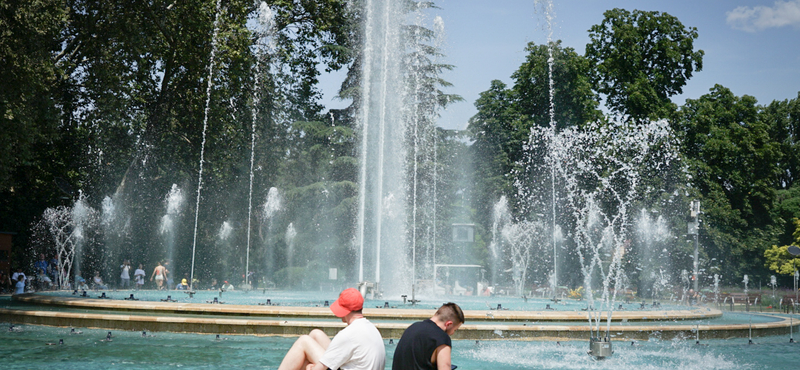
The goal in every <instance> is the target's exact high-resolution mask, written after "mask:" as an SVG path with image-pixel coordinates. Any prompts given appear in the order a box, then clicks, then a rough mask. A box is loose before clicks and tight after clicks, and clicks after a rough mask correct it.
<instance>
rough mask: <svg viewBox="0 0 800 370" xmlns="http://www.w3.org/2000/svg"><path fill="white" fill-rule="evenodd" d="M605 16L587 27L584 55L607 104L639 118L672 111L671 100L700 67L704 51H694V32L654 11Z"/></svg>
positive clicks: (617, 11) (619, 11) (613, 12)
mask: <svg viewBox="0 0 800 370" xmlns="http://www.w3.org/2000/svg"><path fill="white" fill-rule="evenodd" d="M603 15H604V16H605V18H604V19H603V22H602V23H601V24H599V25H594V26H592V28H590V29H589V38H590V42H589V43H588V44H587V45H586V57H587V58H588V59H589V60H590V61H591V63H592V68H593V70H592V74H591V76H592V80H593V81H594V83H595V84H597V87H598V92H600V93H601V94H604V95H605V98H606V105H607V106H608V107H609V108H610V109H611V110H612V111H615V112H617V113H621V114H625V115H628V116H630V117H631V118H633V119H637V120H641V119H647V118H664V117H667V115H668V113H669V112H671V111H673V110H674V109H675V105H674V104H673V103H672V102H671V101H670V97H671V96H673V95H675V94H680V93H681V92H683V86H684V85H686V81H687V80H689V78H691V77H692V73H694V71H700V70H701V69H702V68H703V54H704V52H703V51H702V50H697V51H695V50H694V40H695V39H697V29H696V28H694V27H689V28H687V27H685V26H684V25H683V24H682V23H681V22H680V21H679V20H678V18H675V17H673V16H671V15H669V14H667V13H660V12H655V11H641V10H634V11H633V12H630V11H627V10H625V9H619V8H615V9H612V10H608V11H606V12H605V13H603Z"/></svg>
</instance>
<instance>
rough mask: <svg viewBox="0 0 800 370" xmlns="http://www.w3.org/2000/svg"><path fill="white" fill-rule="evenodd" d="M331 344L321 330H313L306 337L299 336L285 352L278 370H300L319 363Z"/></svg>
mask: <svg viewBox="0 0 800 370" xmlns="http://www.w3.org/2000/svg"><path fill="white" fill-rule="evenodd" d="M329 344H331V340H330V338H328V336H327V335H325V333H324V332H323V331H322V330H319V329H314V330H312V331H311V333H309V334H308V335H301V336H300V337H299V338H297V340H296V341H295V342H294V344H293V345H292V348H289V351H288V352H286V356H285V357H284V358H283V361H281V365H280V366H278V370H301V369H306V367H308V365H309V364H315V363H317V362H318V361H319V359H320V357H322V354H323V353H325V349H326V348H328V345H329Z"/></svg>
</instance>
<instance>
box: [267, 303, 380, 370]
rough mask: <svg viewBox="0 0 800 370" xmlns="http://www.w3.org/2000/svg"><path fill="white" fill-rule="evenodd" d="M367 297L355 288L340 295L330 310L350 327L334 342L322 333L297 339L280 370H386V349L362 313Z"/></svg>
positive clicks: (317, 331) (318, 331)
mask: <svg viewBox="0 0 800 370" xmlns="http://www.w3.org/2000/svg"><path fill="white" fill-rule="evenodd" d="M363 306H364V297H362V296H361V292H359V291H358V290H356V289H354V288H348V289H345V290H344V291H343V292H342V293H341V294H339V299H337V300H336V301H335V302H333V304H332V305H331V307H330V309H331V311H333V314H334V315H336V317H339V318H341V319H342V322H345V323H347V327H345V328H344V329H342V330H341V331H339V333H337V334H336V336H334V337H333V340H331V339H329V338H328V336H327V335H326V334H325V333H324V332H323V331H322V330H319V329H314V330H312V331H311V333H309V334H308V335H302V336H300V338H297V341H295V342H294V344H293V345H292V348H290V349H289V351H288V352H287V353H286V356H285V357H284V358H283V361H282V362H281V365H280V366H279V367H278V370H300V369H303V370H325V369H346V370H383V368H384V365H385V364H386V349H385V348H384V347H383V338H381V333H380V332H379V331H378V328H376V327H375V325H374V324H372V323H371V322H369V321H368V320H367V319H366V318H364V315H363V314H362V313H361V309H362V308H363Z"/></svg>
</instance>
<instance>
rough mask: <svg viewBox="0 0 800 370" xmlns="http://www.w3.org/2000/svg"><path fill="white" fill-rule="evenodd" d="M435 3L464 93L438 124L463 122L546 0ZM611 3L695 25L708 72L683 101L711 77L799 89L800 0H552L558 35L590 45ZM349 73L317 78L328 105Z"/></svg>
mask: <svg viewBox="0 0 800 370" xmlns="http://www.w3.org/2000/svg"><path fill="white" fill-rule="evenodd" d="M435 3H436V5H437V6H438V7H439V9H435V10H432V11H430V12H429V15H430V17H429V18H430V21H431V24H432V22H433V18H434V17H435V16H439V17H441V18H442V20H443V21H444V25H445V36H444V42H443V50H442V51H443V53H444V54H445V55H446V56H445V57H444V58H443V59H442V60H441V62H443V63H447V64H451V65H454V66H455V68H454V69H453V70H452V71H448V72H446V73H445V74H443V76H442V77H443V78H444V79H445V80H447V81H449V82H451V83H452V84H453V86H452V87H450V88H447V89H446V90H445V91H446V92H447V93H450V94H458V95H460V96H461V97H463V98H464V101H463V102H458V103H454V104H451V105H450V106H449V107H448V108H447V109H446V110H444V111H442V112H441V117H440V118H439V121H438V124H439V126H440V127H443V128H446V129H464V128H466V126H467V122H468V120H469V118H470V117H472V116H473V115H475V113H477V110H476V109H475V106H474V103H475V100H476V99H477V98H478V97H479V94H480V93H481V92H483V91H486V90H488V89H489V86H490V83H491V81H492V80H500V81H503V82H504V83H506V84H507V85H508V86H511V85H513V80H512V79H511V74H512V73H514V71H516V70H517V69H518V68H519V66H520V65H521V64H522V62H523V61H524V60H525V55H526V54H525V52H524V49H525V46H526V45H527V44H528V43H529V42H535V43H537V44H545V43H546V42H547V35H548V31H547V22H546V16H545V11H544V9H545V5H546V4H543V3H546V2H544V1H534V0H436V2H435ZM613 8H623V9H626V10H634V9H638V10H644V11H658V12H662V13H668V14H670V15H673V16H675V17H677V18H678V19H679V20H680V21H681V23H683V25H684V26H685V27H695V28H697V31H698V34H699V36H698V38H697V40H695V49H702V50H703V51H704V52H705V56H704V57H703V69H702V71H696V72H695V73H694V75H693V76H692V78H691V79H690V80H689V82H688V83H687V84H686V86H684V88H683V94H680V95H677V96H674V97H673V99H672V100H673V101H674V102H675V103H677V104H678V105H682V104H684V103H685V101H686V99H697V98H699V97H700V96H702V95H703V94H706V93H708V92H709V90H710V89H711V88H712V87H714V85H715V84H720V85H722V86H725V87H727V88H729V89H730V90H731V91H732V92H733V93H734V94H735V95H737V96H742V95H751V96H754V97H755V98H756V99H757V100H758V102H759V103H760V104H769V103H770V102H772V101H773V100H786V99H794V98H798V92H800V0H788V1H781V0H778V1H776V0H757V1H756V0H754V1H745V0H694V1H686V0H670V1H664V0H659V1H652V0H605V1H600V0H553V2H552V12H553V13H552V14H553V16H554V18H553V26H552V27H553V39H554V40H561V41H562V46H563V47H571V48H573V49H575V51H576V52H577V53H579V54H582V55H583V54H584V53H585V50H586V44H587V43H588V42H589V33H588V30H589V28H590V27H591V26H593V25H595V24H600V23H601V22H602V20H603V12H605V11H606V10H610V9H613ZM343 78H344V74H343V73H333V74H323V76H321V78H320V82H321V86H322V90H323V101H322V103H323V104H324V105H325V106H326V107H328V108H341V107H343V106H346V105H347V103H348V102H342V101H338V100H336V99H335V98H334V97H333V96H334V94H335V92H336V90H337V88H338V86H339V84H340V83H341V81H342V79H343Z"/></svg>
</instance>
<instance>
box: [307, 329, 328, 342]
mask: <svg viewBox="0 0 800 370" xmlns="http://www.w3.org/2000/svg"><path fill="white" fill-rule="evenodd" d="M308 336H309V337H311V338H313V339H314V340H316V341H317V342H319V338H328V335H327V334H325V332H324V331H322V330H319V329H314V330H312V331H311V332H310V333H308Z"/></svg>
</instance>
